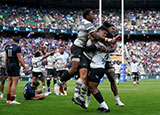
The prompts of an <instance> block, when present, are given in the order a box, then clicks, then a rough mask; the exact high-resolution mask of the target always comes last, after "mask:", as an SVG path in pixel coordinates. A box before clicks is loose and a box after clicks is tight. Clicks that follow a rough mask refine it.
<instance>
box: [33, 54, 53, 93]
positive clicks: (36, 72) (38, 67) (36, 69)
mask: <svg viewBox="0 0 160 115" xmlns="http://www.w3.org/2000/svg"><path fill="white" fill-rule="evenodd" d="M53 53H54V51H52V52H50V53H48V54H46V55H44V56H41V53H40V52H39V51H37V52H36V53H35V55H34V57H33V58H32V82H34V81H36V79H37V78H39V79H40V80H41V82H42V86H43V90H44V92H45V95H48V92H47V90H46V85H45V80H44V76H43V73H42V60H44V59H45V58H47V57H48V56H50V55H52V54H53Z"/></svg>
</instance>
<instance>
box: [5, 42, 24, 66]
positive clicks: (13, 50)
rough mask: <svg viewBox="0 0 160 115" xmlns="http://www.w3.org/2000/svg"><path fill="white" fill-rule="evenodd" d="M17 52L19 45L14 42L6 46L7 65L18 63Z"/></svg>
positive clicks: (19, 51)
mask: <svg viewBox="0 0 160 115" xmlns="http://www.w3.org/2000/svg"><path fill="white" fill-rule="evenodd" d="M17 53H21V48H20V46H18V45H16V44H11V45H9V46H8V48H7V51H6V54H7V56H8V65H11V64H16V65H19V61H18V57H17Z"/></svg>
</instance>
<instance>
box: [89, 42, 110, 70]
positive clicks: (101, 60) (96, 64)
mask: <svg viewBox="0 0 160 115" xmlns="http://www.w3.org/2000/svg"><path fill="white" fill-rule="evenodd" d="M99 44H100V45H101V46H104V47H106V46H105V45H104V44H103V43H101V42H99ZM106 54H107V53H106V52H99V51H96V53H95V54H94V56H93V57H92V61H91V64H90V67H91V68H105V63H106V59H105V57H106Z"/></svg>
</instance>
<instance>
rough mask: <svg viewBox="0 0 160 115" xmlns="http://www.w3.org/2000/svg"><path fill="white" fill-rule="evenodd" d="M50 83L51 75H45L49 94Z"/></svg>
mask: <svg viewBox="0 0 160 115" xmlns="http://www.w3.org/2000/svg"><path fill="white" fill-rule="evenodd" d="M50 84H51V76H49V75H48V76H47V87H48V94H51V89H50Z"/></svg>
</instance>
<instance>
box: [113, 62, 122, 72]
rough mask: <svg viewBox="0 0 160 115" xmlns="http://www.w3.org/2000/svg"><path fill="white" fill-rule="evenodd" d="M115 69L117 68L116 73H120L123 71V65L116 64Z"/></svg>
mask: <svg viewBox="0 0 160 115" xmlns="http://www.w3.org/2000/svg"><path fill="white" fill-rule="evenodd" d="M113 67H114V69H115V74H120V73H121V65H120V64H119V65H118V64H114V65H113Z"/></svg>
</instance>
